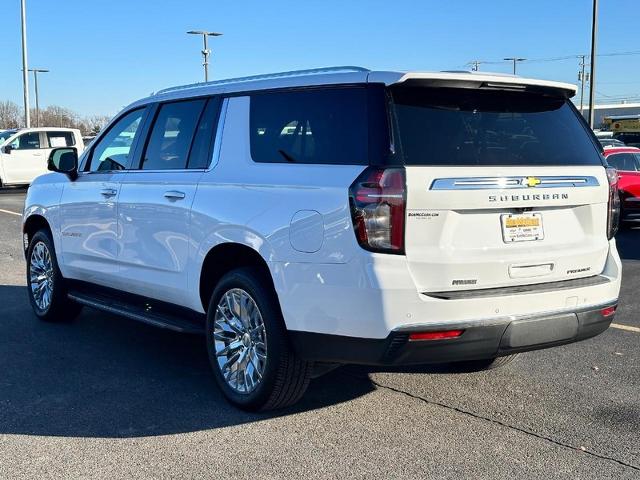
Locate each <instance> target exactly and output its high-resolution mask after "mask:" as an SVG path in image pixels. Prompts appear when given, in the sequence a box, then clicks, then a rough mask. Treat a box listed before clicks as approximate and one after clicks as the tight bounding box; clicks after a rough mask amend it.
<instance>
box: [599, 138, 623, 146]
mask: <svg viewBox="0 0 640 480" xmlns="http://www.w3.org/2000/svg"><path fill="white" fill-rule="evenodd" d="M598 141H599V142H600V145H602V148H605V147H624V146H625V144H624V142H621V141H620V140H617V139H615V138H598Z"/></svg>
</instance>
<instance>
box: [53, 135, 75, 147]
mask: <svg viewBox="0 0 640 480" xmlns="http://www.w3.org/2000/svg"><path fill="white" fill-rule="evenodd" d="M47 140H49V146H50V147H51V148H58V147H71V146H73V145H75V144H76V139H75V136H74V135H73V133H72V132H47Z"/></svg>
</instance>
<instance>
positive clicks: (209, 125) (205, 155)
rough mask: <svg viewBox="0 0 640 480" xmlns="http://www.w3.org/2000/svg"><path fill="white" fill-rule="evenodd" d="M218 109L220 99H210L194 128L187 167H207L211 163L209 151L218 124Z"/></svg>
mask: <svg viewBox="0 0 640 480" xmlns="http://www.w3.org/2000/svg"><path fill="white" fill-rule="evenodd" d="M219 111H220V99H219V98H212V99H210V100H209V101H208V102H207V106H206V108H205V109H204V113H203V114H202V118H201V119H200V123H199V124H198V129H197V130H196V136H195V138H194V140H193V147H191V153H190V154H189V162H188V165H187V167H188V168H207V167H208V166H209V164H210V163H211V156H210V155H209V152H211V144H212V143H213V140H214V133H215V131H216V127H217V124H218V122H217V120H218V114H219Z"/></svg>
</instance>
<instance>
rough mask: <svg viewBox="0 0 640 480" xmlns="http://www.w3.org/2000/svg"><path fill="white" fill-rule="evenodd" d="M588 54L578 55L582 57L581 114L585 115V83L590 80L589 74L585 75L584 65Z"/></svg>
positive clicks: (580, 77)
mask: <svg viewBox="0 0 640 480" xmlns="http://www.w3.org/2000/svg"><path fill="white" fill-rule="evenodd" d="M586 57H587V56H586V55H578V58H579V59H580V71H579V72H578V80H579V81H580V115H582V116H583V117H584V111H583V109H584V84H585V83H586V82H588V81H589V74H588V73H587V74H586V76H585V71H584V67H585V66H586V65H585V63H584V59H585V58H586Z"/></svg>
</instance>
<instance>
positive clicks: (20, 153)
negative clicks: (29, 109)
mask: <svg viewBox="0 0 640 480" xmlns="http://www.w3.org/2000/svg"><path fill="white" fill-rule="evenodd" d="M59 147H73V148H75V149H76V150H77V152H78V154H80V153H82V152H83V151H84V143H83V141H82V135H81V134H80V130H77V129H72V128H54V127H51V128H47V127H40V128H23V129H18V130H7V131H5V132H2V133H0V187H1V186H5V185H29V184H30V183H31V182H32V181H33V180H34V179H35V178H36V177H37V176H38V175H42V174H43V173H46V172H47V159H48V157H49V153H50V152H51V150H52V149H54V148H59Z"/></svg>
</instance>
